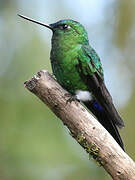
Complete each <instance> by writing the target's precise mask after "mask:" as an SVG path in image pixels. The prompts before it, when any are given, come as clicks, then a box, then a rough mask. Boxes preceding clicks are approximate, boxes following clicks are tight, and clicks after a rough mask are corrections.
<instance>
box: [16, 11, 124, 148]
mask: <svg viewBox="0 0 135 180" xmlns="http://www.w3.org/2000/svg"><path fill="white" fill-rule="evenodd" d="M18 15H19V16H20V17H21V18H24V19H26V20H28V21H31V22H34V23H37V24H39V25H42V26H44V27H46V28H49V29H50V30H51V31H52V33H53V35H52V40H51V53H50V61H51V66H52V71H53V74H54V75H55V77H56V79H57V81H58V83H59V84H60V85H61V86H62V87H63V88H64V89H66V90H67V91H68V92H69V93H70V94H71V95H72V97H75V98H76V99H77V100H79V101H81V102H82V103H83V104H84V105H85V106H86V107H87V108H88V109H89V110H90V112H92V114H93V115H94V116H95V117H96V118H97V120H98V121H99V122H100V123H101V124H102V125H103V126H104V128H105V129H106V130H107V131H108V132H109V133H110V134H111V135H112V137H113V138H114V139H115V140H116V142H117V143H118V144H119V145H120V147H121V148H122V149H123V150H124V145H123V141H122V139H121V137H120V134H119V131H118V128H122V127H124V122H123V120H122V118H121V117H120V115H119V114H118V112H117V110H116V108H115V106H114V103H113V100H112V97H111V95H110V93H109V91H108V89H107V87H106V85H105V81H104V71H103V68H102V64H101V60H100V58H99V56H98V54H97V53H96V51H95V50H94V49H93V48H92V47H91V46H90V44H89V39H88V34H87V31H86V30H85V28H84V26H83V25H81V24H80V23H79V22H77V21H74V20H71V19H64V20H60V21H58V22H56V23H53V24H49V25H48V24H44V23H41V22H39V21H35V20H34V19H31V18H28V17H26V16H23V15H20V14H18Z"/></svg>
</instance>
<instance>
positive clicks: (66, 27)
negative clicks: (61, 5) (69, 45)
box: [19, 15, 88, 44]
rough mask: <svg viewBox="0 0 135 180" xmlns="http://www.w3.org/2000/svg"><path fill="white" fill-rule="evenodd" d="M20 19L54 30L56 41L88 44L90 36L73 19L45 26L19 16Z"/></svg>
mask: <svg viewBox="0 0 135 180" xmlns="http://www.w3.org/2000/svg"><path fill="white" fill-rule="evenodd" d="M19 16H20V17H22V18H24V19H26V20H29V21H31V22H34V23H37V24H39V25H42V26H45V27H47V28H49V29H51V30H52V32H53V37H54V39H55V40H57V39H63V40H71V41H74V42H76V43H80V44H81V43H88V35H87V32H86V30H85V29H84V27H83V26H82V25H81V24H80V23H79V22H77V21H73V20H71V19H64V20H60V21H58V22H56V23H53V24H49V25H48V24H44V23H41V22H38V21H35V20H33V19H30V18H28V17H26V16H22V15H19Z"/></svg>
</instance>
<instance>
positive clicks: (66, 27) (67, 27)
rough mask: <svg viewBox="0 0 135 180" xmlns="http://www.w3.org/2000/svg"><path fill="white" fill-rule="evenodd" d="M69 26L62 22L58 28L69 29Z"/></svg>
mask: <svg viewBox="0 0 135 180" xmlns="http://www.w3.org/2000/svg"><path fill="white" fill-rule="evenodd" d="M70 28H71V27H70V26H69V25H67V24H63V25H62V26H60V29H62V30H65V29H70Z"/></svg>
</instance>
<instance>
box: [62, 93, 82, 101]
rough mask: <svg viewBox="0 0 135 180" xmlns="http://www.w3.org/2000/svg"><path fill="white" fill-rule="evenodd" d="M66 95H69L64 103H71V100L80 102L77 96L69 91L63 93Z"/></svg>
mask: <svg viewBox="0 0 135 180" xmlns="http://www.w3.org/2000/svg"><path fill="white" fill-rule="evenodd" d="M65 96H66V97H69V99H68V100H67V102H66V104H68V103H71V102H72V101H75V102H80V101H79V100H78V99H77V96H76V95H71V94H69V93H67V94H65Z"/></svg>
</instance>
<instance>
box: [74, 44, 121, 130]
mask: <svg viewBox="0 0 135 180" xmlns="http://www.w3.org/2000/svg"><path fill="white" fill-rule="evenodd" d="M82 51H83V52H82V53H83V56H85V58H86V60H85V61H82V60H81V59H82V57H78V66H77V68H78V72H79V73H80V76H81V78H82V79H83V81H84V82H85V84H86V85H87V87H88V89H89V90H90V92H92V94H93V95H94V97H95V98H96V100H97V101H98V103H99V104H100V105H101V106H102V108H103V109H104V111H105V112H106V114H107V116H108V119H111V120H112V121H113V122H114V123H115V124H116V125H117V126H118V127H119V128H122V127H124V122H123V120H122V119H121V117H120V116H119V114H118V112H117V110H116V108H115V107H114V104H113V101H112V97H111V95H110V93H109V92H108V90H107V88H106V86H105V83H104V77H103V70H102V65H101V62H100V59H99V57H98V55H97V54H96V52H95V51H94V50H93V49H92V48H91V47H89V46H83V47H82Z"/></svg>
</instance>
